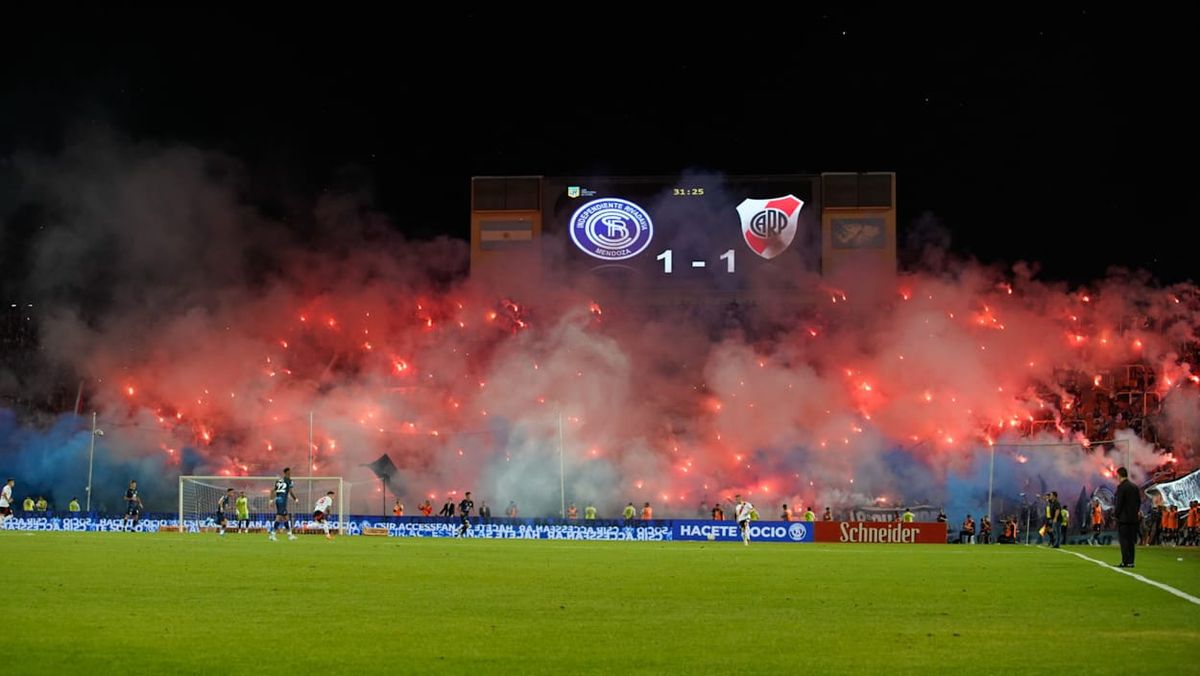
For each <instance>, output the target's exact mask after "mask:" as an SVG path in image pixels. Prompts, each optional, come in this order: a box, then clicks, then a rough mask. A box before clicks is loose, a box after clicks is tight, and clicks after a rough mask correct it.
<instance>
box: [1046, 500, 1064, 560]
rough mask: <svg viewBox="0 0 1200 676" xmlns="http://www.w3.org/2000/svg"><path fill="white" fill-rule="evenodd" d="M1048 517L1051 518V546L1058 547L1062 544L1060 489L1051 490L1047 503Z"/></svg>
mask: <svg viewBox="0 0 1200 676" xmlns="http://www.w3.org/2000/svg"><path fill="white" fill-rule="evenodd" d="M1046 511H1047V512H1048V514H1047V517H1048V518H1049V519H1050V546H1051V547H1053V548H1054V549H1058V548H1059V547H1061V546H1062V539H1063V529H1062V503H1060V502H1059V501H1058V491H1050V502H1048V503H1046Z"/></svg>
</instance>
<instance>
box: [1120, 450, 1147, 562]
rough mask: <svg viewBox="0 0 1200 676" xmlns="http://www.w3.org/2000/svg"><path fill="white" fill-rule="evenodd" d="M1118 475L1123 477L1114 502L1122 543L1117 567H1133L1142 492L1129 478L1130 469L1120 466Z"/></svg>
mask: <svg viewBox="0 0 1200 676" xmlns="http://www.w3.org/2000/svg"><path fill="white" fill-rule="evenodd" d="M1117 476H1118V477H1120V478H1121V483H1120V484H1118V485H1117V493H1116V500H1115V502H1114V504H1113V518H1114V519H1116V521H1117V539H1118V540H1119V541H1120V543H1121V563H1120V564H1119V565H1118V566H1117V567H1118V568H1133V546H1134V544H1135V543H1136V542H1137V538H1138V510H1139V509H1140V508H1141V505H1142V492H1141V491H1140V490H1138V487H1137V486H1135V485H1133V482H1132V481H1130V480H1129V470H1127V469H1125V468H1124V467H1120V468H1118V469H1117Z"/></svg>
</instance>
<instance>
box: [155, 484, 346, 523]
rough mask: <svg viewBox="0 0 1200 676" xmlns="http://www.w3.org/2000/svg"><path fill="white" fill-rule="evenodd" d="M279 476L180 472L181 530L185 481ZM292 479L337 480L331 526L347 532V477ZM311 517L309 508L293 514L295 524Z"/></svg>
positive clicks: (310, 498)
mask: <svg viewBox="0 0 1200 676" xmlns="http://www.w3.org/2000/svg"><path fill="white" fill-rule="evenodd" d="M278 478H279V477H278V476H226V475H222V474H180V475H179V493H178V499H179V531H180V532H185V531H184V526H183V524H184V522H183V484H184V482H185V481H188V480H192V481H197V482H199V481H205V482H207V481H213V482H217V483H224V484H230V483H233V484H237V483H243V482H255V481H263V482H270V483H272V484H274V482H275V480H276V479H278ZM292 481H294V482H296V483H300V482H309V485H310V486H311V485H312V482H313V481H336V482H337V500H336V501H335V504H336V505H337V521H330V526H331V527H336V529H337V532H338V533H339V534H340V533H345V532H346V524H347V522H348V519H347V518H346V517H347V516H348V515H347V514H346V509H345V506H346V482H345V479H343V478H342V477H340V476H300V477H295V476H294V477H292ZM309 502H310V507H311V502H312V497H311V495H310V496H309ZM311 519H312V516H311V513H310V512H308V511H307V510H306V511H303V512H301V513H300V514H298V515H297V514H292V521H293V526H295V525H297V522H301V521H303V522H308V521H310V520H311Z"/></svg>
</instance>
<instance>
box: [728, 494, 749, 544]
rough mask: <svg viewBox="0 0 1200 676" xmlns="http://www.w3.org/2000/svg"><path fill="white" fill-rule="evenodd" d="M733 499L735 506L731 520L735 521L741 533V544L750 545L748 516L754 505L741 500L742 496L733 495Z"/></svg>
mask: <svg viewBox="0 0 1200 676" xmlns="http://www.w3.org/2000/svg"><path fill="white" fill-rule="evenodd" d="M733 499H734V500H736V501H737V504H736V505H735V506H734V508H733V518H735V519H737V525H738V529H739V530H741V531H742V544H745V545H747V546H749V545H750V514H751V513H752V512H753V511H754V505H752V504H750V503H749V502H746V501H745V500H743V499H742V496H740V495H735V496H733Z"/></svg>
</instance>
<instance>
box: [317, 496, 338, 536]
mask: <svg viewBox="0 0 1200 676" xmlns="http://www.w3.org/2000/svg"><path fill="white" fill-rule="evenodd" d="M332 508H333V491H329V492H328V493H326V494H325V495H324V496H323V497H321V498H320V499H319V500H317V505H316V506H315V507H313V521H316V522H317V523H319V524H321V527H322V528H324V529H325V538H326V539H328V540H332V539H333V536H332V535H330V534H329V510H330V509H332Z"/></svg>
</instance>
